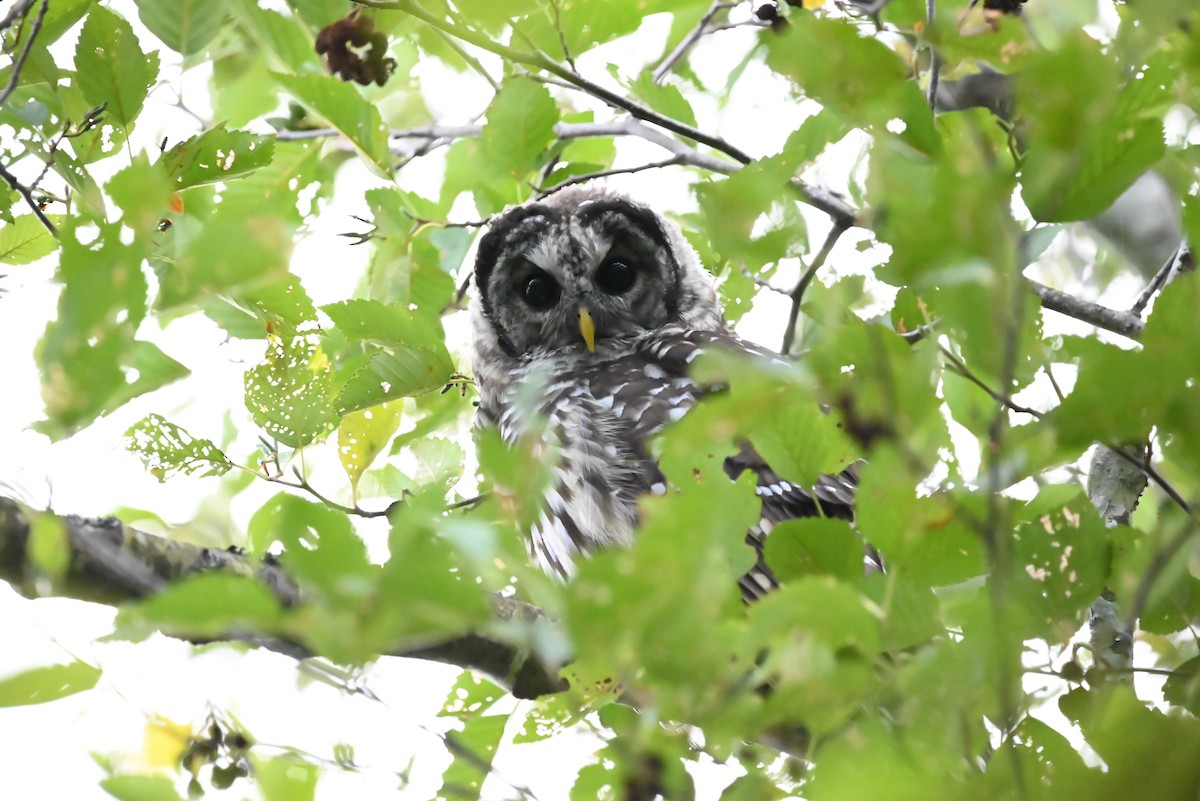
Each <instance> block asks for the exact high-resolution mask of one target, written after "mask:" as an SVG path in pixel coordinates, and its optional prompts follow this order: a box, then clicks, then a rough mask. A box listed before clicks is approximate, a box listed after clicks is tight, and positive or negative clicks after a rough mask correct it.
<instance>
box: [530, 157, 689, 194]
mask: <svg viewBox="0 0 1200 801" xmlns="http://www.w3.org/2000/svg"><path fill="white" fill-rule="evenodd" d="M684 163H686V162H685V161H684V159H683V157H682V156H672V157H671V158H669V159H663V160H662V161H652V162H650V163H649V164H638V165H637V166H635V167H614V168H612V169H609V170H597V171H596V172H589V173H585V174H583V175H572V176H571V177H570V178H568V179H566V180H565V181H561V182H559V183H557V184H555V185H554V186H549V187H546V186H535V187H534V189H535V190H537V192H538V194H539V195H548V194H550V193H551V192H557V191H558V190H560V189H565V188H566V187H568V186H574V185H575V184H582V183H587V182H588V181H594V180H596V179H599V178H610V177H612V176H614V175H632V174H633V173H636V172H644V171H646V170H656V169H658V168H659V167H670V166H673V165H676V164H684Z"/></svg>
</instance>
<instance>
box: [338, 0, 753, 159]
mask: <svg viewBox="0 0 1200 801" xmlns="http://www.w3.org/2000/svg"><path fill="white" fill-rule="evenodd" d="M354 2H356V3H358V4H359V5H364V6H368V7H370V8H378V9H385V10H394V11H403V12H405V13H407V14H409V15H410V16H413V17H416V18H417V19H419V20H421V21H422V22H425V23H426V24H428V25H431V26H433V27H434V28H437V29H439V30H443V31H445V32H446V33H448V34H450V35H451V36H454V37H457V38H458V39H461V40H462V41H464V42H467V43H468V44H472V45H474V46H476V47H478V48H480V49H481V50H486V51H487V52H489V53H494V54H496V55H498V56H500V57H502V58H504V59H507V60H508V61H510V62H512V63H516V64H524V65H525V66H528V67H536V68H538V69H542V70H545V71H546V72H549V73H550V74H552V75H556V76H558V77H559V78H561V79H563V80H564V81H566V82H568V83H570V84H572V85H573V86H575V87H576V88H577V89H580V90H582V91H584V92H586V93H587V94H589V95H591V96H592V97H595V98H596V99H598V100H602V101H603V102H605V103H607V104H608V105H610V106H613V107H614V108H619V109H621V110H623V111H626V112H628V113H629V114H631V115H633V116H634V117H635V118H637V119H639V120H642V121H643V122H648V123H651V124H652V125H657V126H658V127H660V128H665V129H666V130H668V131H671V132H672V133H676V134H679V135H680V136H683V137H686V138H688V139H693V140H695V141H697V142H700V143H702V144H705V145H708V146H709V147H711V148H713V149H714V150H718V151H720V152H721V153H724V154H725V155H727V156H729V157H731V158H733V159H735V160H736V161H738V162H740V163H742V164H749V163H750V162H751V161H752V159H751V158H750V156H748V155H746V154H745V153H744V152H743V151H742V150H740V149H739V148H737V147H735V146H734V145H733V144H731V143H730V142H727V141H725V140H724V139H722V138H721V137H719V136H713V135H712V134H709V133H706V132H704V131H701V130H699V129H697V128H693V127H692V126H690V125H686V124H684V123H682V122H680V121H679V120H676V119H673V118H671V117H668V116H666V115H663V114H660V113H658V112H657V111H655V110H654V109H652V108H649V107H648V106H645V105H642V104H641V103H637V102H635V101H633V100H631V99H629V98H627V97H625V96H623V95H620V94H617V93H616V92H613V91H610V90H608V89H605V88H604V87H603V86H600V85H599V84H597V83H593V82H592V81H590V80H588V79H587V78H584V77H583V76H582V75H579V74H577V73H575V72H572V71H571V70H570V69H567V68H565V67H563V66H562V65H561V64H559V63H557V62H556V61H553V60H551V59H550V58H547V57H546V56H545V55H544V54H542V53H539V52H534V51H526V50H518V49H516V48H513V47H509V46H507V45H502V44H500V43H499V42H497V41H495V40H494V39H492V38H491V37H489V36H486V35H484V34H481V33H479V32H477V31H473V30H469V29H466V28H462V27H460V26H456V25H453V24H451V23H449V22H447V21H446V20H444V19H441V18H440V17H437V16H435V15H433V14H431V13H429V12H428V11H426V10H425V9H423V8H421V7H420V6H419V5H417V4H416V3H415V2H413V0H354Z"/></svg>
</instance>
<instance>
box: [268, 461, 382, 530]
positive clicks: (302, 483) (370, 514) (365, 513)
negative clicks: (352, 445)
mask: <svg viewBox="0 0 1200 801" xmlns="http://www.w3.org/2000/svg"><path fill="white" fill-rule="evenodd" d="M292 474H293V475H295V476H296V480H295V481H287V480H286V479H284V478H283V477H282V476H278V477H276V478H270V477H267V481H270V482H271V483H272V484H278V485H280V486H281V487H291V488H292V489H298V490H300V491H302V492H307V493H308V494H309V495H311V496H313V497H314V498H316V499H317V500H318V501H320V502H321V503H323V504H325V505H326V506H328V507H329V508H331V509H337V510H338V511H339V512H343V513H345V514H348V515H354V516H356V517H362V518H367V519H370V518H375V517H387V516H388V515H390V514H391V513H392V512H394V511H396V509H398V508H399V507H400V506H401V505H402V504H403V503H404V501H402V500H401V501H392V502H391V503H389V504H388V505H387V506H386V507H385V508H383V509H379V510H376V511H370V510H367V509H362V508H360V507H359V506H358V505H357V504H355V505H354V506H346V505H344V504H340V503H338V502H337V501H334V500H331V499H329V498H326V497H325V496H324V495H322V494H321V493H320V492H318V491H317V490H316V488H314V487H313V486H312V485H311V484H309V483H308V480H307V479H306V478H304V474H303V473H301V472H300V469H299V468H297V467H293V468H292ZM256 475H260V474H256Z"/></svg>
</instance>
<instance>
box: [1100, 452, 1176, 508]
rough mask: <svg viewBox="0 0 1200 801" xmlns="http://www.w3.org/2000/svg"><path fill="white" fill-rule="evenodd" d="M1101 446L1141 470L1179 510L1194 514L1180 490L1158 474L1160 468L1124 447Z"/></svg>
mask: <svg viewBox="0 0 1200 801" xmlns="http://www.w3.org/2000/svg"><path fill="white" fill-rule="evenodd" d="M1100 444H1101V445H1104V447H1106V448H1108V449H1109V450H1110V451H1112V452H1113V453H1115V454H1116V455H1117V456H1119V457H1120V458H1122V459H1124V460H1125V461H1127V462H1129V464H1131V465H1133V466H1134V467H1136V468H1138V469H1139V470H1141V471H1142V473H1144V474H1145V476H1146V478H1148V479H1150V480H1151V481H1152V482H1154V484H1155V485H1156V486H1157V487H1158V488H1159V489H1160V490H1162V491H1163V492H1164V493H1166V496H1167V497H1168V498H1170V499H1171V500H1172V501H1174V502H1175V504H1176V505H1178V506H1179V508H1180V509H1182V510H1183V512H1184V514H1187V515H1191V514H1192V505H1191V504H1190V503H1188V502H1187V499H1185V498H1184V497H1183V495H1182V494H1181V493H1180V492H1179V490H1177V489H1175V487H1174V486H1173V485H1172V484H1171V482H1169V481H1167V479H1166V477H1165V476H1164V475H1163V474H1162V473H1160V472H1158V468H1156V467H1155V466H1154V465H1152V464H1150V462H1149V461H1147V460H1146V459H1139V458H1138V457H1137V456H1135V455H1134V454H1131V453H1130V452H1129V451H1127V450H1125V449H1124V448H1123V447H1121V446H1119V445H1116V444H1109V443H1104V442H1102V443H1100Z"/></svg>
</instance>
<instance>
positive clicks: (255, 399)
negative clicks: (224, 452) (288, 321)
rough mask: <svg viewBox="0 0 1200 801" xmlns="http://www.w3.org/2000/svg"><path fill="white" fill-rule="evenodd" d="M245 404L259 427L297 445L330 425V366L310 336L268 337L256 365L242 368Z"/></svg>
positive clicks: (332, 383)
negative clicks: (261, 357)
mask: <svg viewBox="0 0 1200 801" xmlns="http://www.w3.org/2000/svg"><path fill="white" fill-rule="evenodd" d="M245 384H246V408H247V409H249V410H250V416H251V417H253V418H254V422H255V423H257V424H258V425H259V426H260V427H262V429H263V430H264V431H266V432H267V433H268V434H269V435H270V436H272V437H274V438H275V439H276V440H278V441H279V442H282V443H283V444H285V445H288V446H290V447H293V448H300V447H303V446H305V445H308V444H309V443H311V442H314V441H316V440H318V439H320V438H322V437H324V436H325V435H326V434H328V433H329V432H330V431H332V430H333V427H334V424H335V423H336V422H337V415H336V414H335V413H334V410H333V397H334V394H335V393H336V384H335V381H334V375H333V369H332V367H331V366H330V364H329V358H328V357H327V356H326V355H325V351H324V350H323V349H322V348H321V345H320V343H319V342H318V341H317V340H316V338H315V337H314V336H312V335H306V334H300V335H297V336H295V337H292V338H291V339H286V340H285V339H281V338H279V337H271V338H269V339H268V340H267V352H266V355H265V356H264V357H263V361H262V363H261V364H259V365H258V366H257V367H254V368H252V369H250V370H248V371H247V372H246V380H245Z"/></svg>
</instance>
